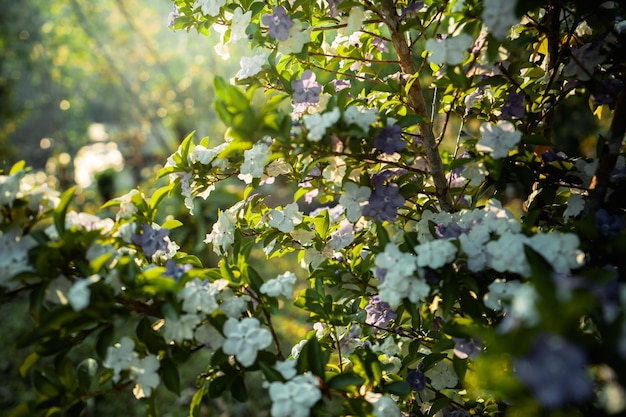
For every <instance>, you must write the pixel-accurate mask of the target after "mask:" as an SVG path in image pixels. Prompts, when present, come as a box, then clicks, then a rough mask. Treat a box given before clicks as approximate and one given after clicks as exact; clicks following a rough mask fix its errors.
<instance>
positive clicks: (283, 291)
mask: <svg viewBox="0 0 626 417" xmlns="http://www.w3.org/2000/svg"><path fill="white" fill-rule="evenodd" d="M296 280H297V278H296V274H294V273H293V272H289V271H287V272H285V273H283V274H280V275H278V276H277V277H276V278H273V279H270V280H268V281H267V282H265V283H263V285H261V288H260V290H261V292H262V293H263V294H267V295H268V296H270V297H278V296H280V295H282V296H284V297H286V298H291V297H293V284H295V283H296Z"/></svg>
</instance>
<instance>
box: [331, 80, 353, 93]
mask: <svg viewBox="0 0 626 417" xmlns="http://www.w3.org/2000/svg"><path fill="white" fill-rule="evenodd" d="M331 83H332V84H333V86H334V87H335V92H336V93H338V92H340V91H341V90H344V89H346V88H350V81H347V80H332V81H331Z"/></svg>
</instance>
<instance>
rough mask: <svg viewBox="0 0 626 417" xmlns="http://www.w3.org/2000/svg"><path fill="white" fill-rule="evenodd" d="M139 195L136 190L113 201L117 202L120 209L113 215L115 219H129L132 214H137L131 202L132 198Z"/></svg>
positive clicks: (135, 207)
mask: <svg viewBox="0 0 626 417" xmlns="http://www.w3.org/2000/svg"><path fill="white" fill-rule="evenodd" d="M136 194H139V191H138V190H131V191H130V192H128V193H127V194H124V195H123V196H121V197H118V198H116V199H114V200H113V201H119V202H120V207H119V210H118V212H117V214H116V215H115V219H116V220H119V219H130V218H131V217H132V216H133V214H135V213H136V212H137V206H135V204H134V203H133V202H132V199H133V197H134V196H135V195H136Z"/></svg>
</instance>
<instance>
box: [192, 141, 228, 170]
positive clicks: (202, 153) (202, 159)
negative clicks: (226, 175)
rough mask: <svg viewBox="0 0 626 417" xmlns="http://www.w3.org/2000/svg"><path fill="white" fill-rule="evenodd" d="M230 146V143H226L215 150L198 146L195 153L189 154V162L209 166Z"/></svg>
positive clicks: (194, 150)
mask: <svg viewBox="0 0 626 417" xmlns="http://www.w3.org/2000/svg"><path fill="white" fill-rule="evenodd" d="M227 146H228V142H224V143H222V144H220V145H218V146H216V147H214V148H210V149H209V148H207V147H205V146H202V145H197V146H195V147H194V148H193V151H191V152H190V153H189V156H188V159H189V162H190V163H192V164H195V163H196V162H199V163H201V164H203V165H208V164H210V163H212V162H215V161H214V159H215V158H216V157H217V156H218V155H219V154H220V153H221V152H222V151H223V150H224V149H226V147H227Z"/></svg>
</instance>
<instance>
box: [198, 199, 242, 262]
mask: <svg viewBox="0 0 626 417" xmlns="http://www.w3.org/2000/svg"><path fill="white" fill-rule="evenodd" d="M241 206H242V203H241V202H239V203H237V204H235V205H234V206H232V207H231V208H229V209H228V210H226V211H223V212H222V213H220V215H219V217H218V218H217V222H215V224H213V228H212V230H211V233H208V234H207V235H206V237H205V239H204V243H207V244H208V243H212V244H213V252H215V253H216V254H217V255H219V256H222V255H225V254H226V252H228V249H229V248H230V247H231V245H232V244H233V243H234V242H235V226H236V225H237V213H238V212H239V209H240V208H241Z"/></svg>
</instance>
